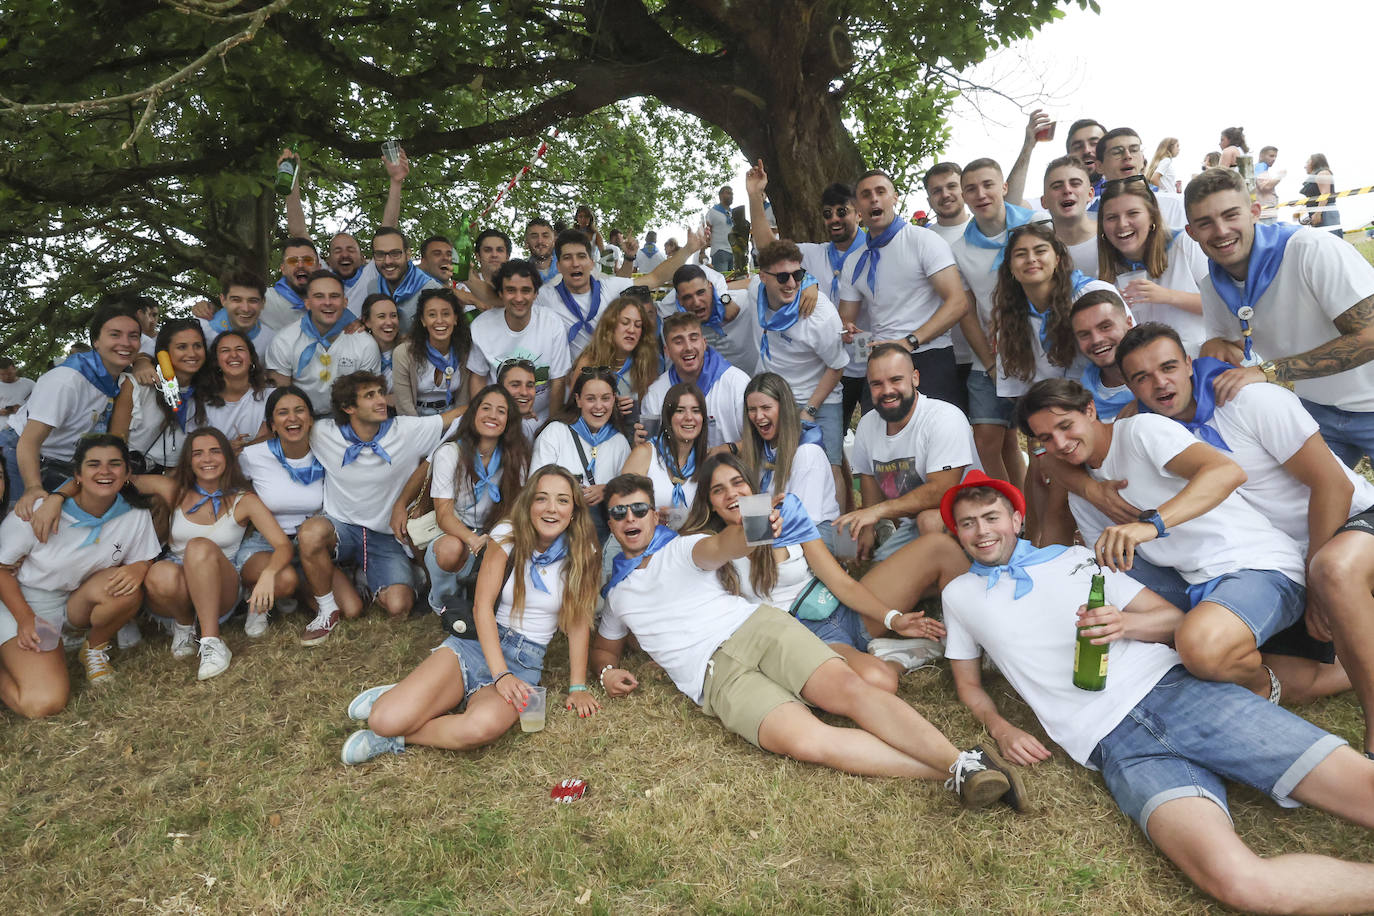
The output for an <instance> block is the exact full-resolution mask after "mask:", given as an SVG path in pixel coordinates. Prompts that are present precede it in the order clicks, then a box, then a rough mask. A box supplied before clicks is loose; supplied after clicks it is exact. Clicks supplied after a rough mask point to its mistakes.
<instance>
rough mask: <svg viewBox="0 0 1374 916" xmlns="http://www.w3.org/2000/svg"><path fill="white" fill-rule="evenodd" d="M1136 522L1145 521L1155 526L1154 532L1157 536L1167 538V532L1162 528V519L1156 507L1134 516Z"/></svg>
mask: <svg viewBox="0 0 1374 916" xmlns="http://www.w3.org/2000/svg"><path fill="white" fill-rule="evenodd" d="M1136 521H1138V522H1145V523H1147V524H1150V525H1154V526H1155V533H1156V534H1158V535H1159V537H1162V538H1167V537H1168V536H1169V533H1168V532H1167V531H1165V530H1164V519H1162V518H1160V516H1159V510H1158V509H1146V510H1145V511H1144V512H1142V513H1140V515H1139V516H1138V517H1137V518H1136Z"/></svg>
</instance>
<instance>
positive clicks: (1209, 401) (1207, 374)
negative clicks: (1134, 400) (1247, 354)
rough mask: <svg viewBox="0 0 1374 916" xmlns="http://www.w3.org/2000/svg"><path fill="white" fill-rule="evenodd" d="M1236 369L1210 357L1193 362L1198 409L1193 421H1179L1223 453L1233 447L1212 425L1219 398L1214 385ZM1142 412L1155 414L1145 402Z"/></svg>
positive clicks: (1194, 399)
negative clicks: (1222, 374)
mask: <svg viewBox="0 0 1374 916" xmlns="http://www.w3.org/2000/svg"><path fill="white" fill-rule="evenodd" d="M1234 368H1236V367H1235V366H1233V365H1231V364H1230V363H1224V362H1222V361H1221V360H1219V359H1213V358H1212V357H1210V356H1199V357H1197V358H1195V359H1194V360H1193V401H1194V403H1196V404H1197V409H1196V410H1195V411H1193V419H1192V420H1190V421H1185V420H1177V422H1179V423H1182V424H1183V427H1184V428H1185V429H1187V430H1188V432H1190V433H1192V434H1193V435H1194V436H1197V437H1198V438H1199V439H1201V440H1202V441H1203V442H1206V443H1207V444H1208V445H1210V446H1212V447H1214V448H1219V449H1221V450H1222V451H1223V452H1229V451H1230V450H1231V446H1229V445H1227V444H1226V440H1225V439H1223V438H1222V436H1221V433H1219V432H1218V431H1217V428H1216V427H1215V426H1213V425H1212V416H1213V415H1214V414H1215V413H1216V412H1217V401H1216V398H1217V396H1216V392H1215V391H1213V390H1212V383H1213V382H1215V381H1216V378H1217V376H1218V375H1221V373H1223V372H1228V371H1230V370H1231V369H1234ZM1140 412H1141V413H1153V412H1154V411H1152V410H1150V408H1148V407H1146V406H1145V402H1144V401H1141V402H1140Z"/></svg>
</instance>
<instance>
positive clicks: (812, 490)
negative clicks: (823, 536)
mask: <svg viewBox="0 0 1374 916" xmlns="http://www.w3.org/2000/svg"><path fill="white" fill-rule="evenodd" d="M870 413H871V411H870ZM786 492H788V493H791V494H792V495H793V496H795V497H797V499H799V500H801V504H802V506H803V507H804V508H805V509H806V514H807V515H809V516H811V520H812V521H814V522H816V523H817V524H820V523H821V522H833V521H834V520H835V519H837V518H839V517H840V503H839V501H838V500H837V499H836V498H835V475H834V474H832V473H831V472H830V459H829V458H827V457H826V455H825V449H823V448H821V447H820V446H819V445H816V444H815V443H814V442H803V443H802V444H801V445H799V446H797V451H796V452H795V453H794V454H793V455H792V470H791V471H790V472H789V473H788V475H787V491H786Z"/></svg>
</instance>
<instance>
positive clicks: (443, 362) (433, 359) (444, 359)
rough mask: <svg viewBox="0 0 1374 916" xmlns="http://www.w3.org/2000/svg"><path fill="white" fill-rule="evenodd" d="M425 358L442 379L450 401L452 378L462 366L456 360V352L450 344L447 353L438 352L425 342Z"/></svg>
mask: <svg viewBox="0 0 1374 916" xmlns="http://www.w3.org/2000/svg"><path fill="white" fill-rule="evenodd" d="M425 358H426V359H428V360H429V364H430V365H431V366H433V367H434V371H435V372H438V373H439V375H441V376H442V377H443V379H444V390H445V391H447V392H449V395H450V397H449V400H450V401H452V400H453V398H452V394H453V379H454V378H455V377H456V376H457V375H458V374H459V373H460V372H461V371H462V366H461V365H460V364H459V362H458V354H457V353H455V352H454V351H453V347H452V345H450V346H449V350H448V352H447V353H440V352H439V351H438V350H436V349H435V348H434V345H433V344H432V343H429V342H428V341H426V342H425Z"/></svg>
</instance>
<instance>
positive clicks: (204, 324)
mask: <svg viewBox="0 0 1374 916" xmlns="http://www.w3.org/2000/svg"><path fill="white" fill-rule="evenodd" d="M220 311H221V312H223V311H224V310H223V309H220ZM297 314H298V315H299V314H303V313H301V312H297ZM200 330H201V332H202V333H203V334H204V335H205V350H206V357H207V359H214V354H213V352H212V351H211V346H212V345H213V344H214V342H215V338H216V337H218V336H219V335H221V334H223V333H225V332H224V331H216V330H215V329H214V328H213V327H212V326H211V324H210V322H208V321H206V320H205V319H204V318H202V319H200ZM243 333H245V334H246V333H247V332H246V331H245V332H243ZM276 336H277V332H276V331H274V330H273V329H272V328H269V327H268V326H267V325H265V324H263V323H262V320H261V317H259V320H258V335H257V336H256V337H253V338H250V340H249V343H251V344H252V345H253V350H254V351H255V352H256V353H257V354H258V359H259V361H261V360H262V359H264V358H265V357H266V356H267V349H268V347H270V346H272V340H273V338H275V337H276ZM149 355H152V354H151V353H150V354H149Z"/></svg>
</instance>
